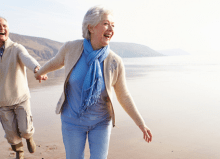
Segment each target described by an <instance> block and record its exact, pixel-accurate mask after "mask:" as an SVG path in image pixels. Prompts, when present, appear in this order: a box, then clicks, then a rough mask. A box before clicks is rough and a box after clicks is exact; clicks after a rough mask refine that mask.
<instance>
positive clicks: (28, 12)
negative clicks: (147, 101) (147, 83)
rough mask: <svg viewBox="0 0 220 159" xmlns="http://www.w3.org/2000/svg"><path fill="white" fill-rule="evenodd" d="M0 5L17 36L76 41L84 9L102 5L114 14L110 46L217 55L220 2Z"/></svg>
mask: <svg viewBox="0 0 220 159" xmlns="http://www.w3.org/2000/svg"><path fill="white" fill-rule="evenodd" d="M0 5H1V7H0V8H1V9H0V16H3V17H5V18H6V19H7V20H8V23H9V28H10V32H13V33H17V34H22V35H28V36H35V37H43V38H47V39H51V40H55V41H59V42H66V41H71V40H76V39H81V38H82V21H83V17H84V15H85V13H86V12H87V10H88V9H89V8H90V7H93V6H95V5H104V6H107V7H108V8H111V9H112V10H113V11H114V18H115V34H114V37H113V38H112V41H114V42H130V43H137V44H143V45H146V46H148V47H150V48H152V49H154V50H157V51H158V50H167V49H177V48H179V49H182V50H184V51H186V52H188V53H190V54H195V55H200V54H202V55H203V54H204V55H212V54H216V55H218V54H219V55H220V9H219V8H220V1H219V0H108V1H107V0H19V1H18V0H7V1H4V2H1V4H0Z"/></svg>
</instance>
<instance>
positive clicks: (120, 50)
mask: <svg viewBox="0 0 220 159" xmlns="http://www.w3.org/2000/svg"><path fill="white" fill-rule="evenodd" d="M9 37H10V39H11V40H12V41H14V42H17V43H19V44H22V45H23V46H24V47H25V48H26V49H27V50H28V52H29V53H30V54H31V55H32V56H33V57H34V58H35V59H36V60H38V61H47V60H49V59H51V58H52V57H54V56H55V55H56V54H57V52H58V50H59V48H60V47H61V46H62V45H63V43H61V42H57V41H53V40H49V39H46V38H39V37H32V36H26V35H19V34H15V33H10V34H9ZM110 48H111V49H112V50H113V51H114V52H116V53H117V54H118V55H119V56H121V57H123V58H125V57H126V58H128V57H129V58H131V57H152V56H164V55H163V54H161V53H158V52H157V51H155V50H153V49H151V48H149V47H147V46H145V45H140V44H134V43H124V42H111V43H110Z"/></svg>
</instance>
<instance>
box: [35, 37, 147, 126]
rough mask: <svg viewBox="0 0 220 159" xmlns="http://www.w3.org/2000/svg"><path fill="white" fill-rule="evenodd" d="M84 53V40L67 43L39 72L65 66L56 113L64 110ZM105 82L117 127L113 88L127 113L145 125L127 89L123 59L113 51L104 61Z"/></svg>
mask: <svg viewBox="0 0 220 159" xmlns="http://www.w3.org/2000/svg"><path fill="white" fill-rule="evenodd" d="M82 52H83V40H76V41H70V42H67V43H65V44H64V45H63V46H62V47H61V49H60V50H59V52H58V54H57V55H56V56H55V57H54V58H52V59H51V60H50V61H48V62H47V63H46V64H45V65H44V66H43V67H42V68H41V69H40V70H39V71H38V74H39V75H43V74H46V73H48V72H51V71H54V70H57V69H60V68H62V67H63V66H65V79H66V80H65V83H64V90H63V93H62V95H61V97H60V99H59V102H58V104H57V107H56V113H57V114H59V113H60V112H61V110H62V106H63V103H64V101H65V99H66V95H65V89H66V85H67V82H68V80H69V77H70V74H71V71H72V69H73V68H74V66H75V65H76V63H77V62H78V60H79V58H80V56H81V54H82ZM103 70H104V80H105V85H106V90H107V93H108V96H109V97H110V102H108V103H110V104H109V107H110V114H111V117H112V120H113V126H115V114H114V110H113V106H112V102H111V101H112V87H113V88H114V90H115V93H116V96H117V99H118V101H119V103H120V104H121V106H122V107H123V108H124V109H125V111H126V112H127V113H128V114H129V115H130V117H131V118H132V119H133V120H134V122H135V123H136V124H137V125H138V126H139V125H145V123H144V120H143V119H142V117H141V115H140V114H139V112H138V110H137V108H136V106H135V103H134V101H133V99H132V97H131V95H130V93H129V91H128V89H127V86H126V79H125V69H124V65H123V62H122V59H121V58H120V57H119V56H118V55H116V54H115V53H114V52H113V51H110V53H109V55H108V57H107V58H106V59H105V60H104V69H103Z"/></svg>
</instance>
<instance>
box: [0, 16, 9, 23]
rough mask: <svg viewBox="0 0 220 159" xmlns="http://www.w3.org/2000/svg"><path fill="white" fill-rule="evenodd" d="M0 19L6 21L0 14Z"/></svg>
mask: <svg viewBox="0 0 220 159" xmlns="http://www.w3.org/2000/svg"><path fill="white" fill-rule="evenodd" d="M0 19H3V20H4V21H6V22H8V21H7V20H6V19H5V18H4V17H1V16H0Z"/></svg>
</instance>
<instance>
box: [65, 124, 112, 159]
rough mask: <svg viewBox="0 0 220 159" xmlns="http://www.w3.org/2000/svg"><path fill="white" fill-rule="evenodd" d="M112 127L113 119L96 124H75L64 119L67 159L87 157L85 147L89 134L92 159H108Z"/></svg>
mask: <svg viewBox="0 0 220 159" xmlns="http://www.w3.org/2000/svg"><path fill="white" fill-rule="evenodd" d="M111 129H112V121H111V120H110V121H109V120H104V121H102V122H100V123H98V124H96V125H94V126H82V125H75V124H73V123H70V122H69V121H65V120H62V134H63V142H64V146H65V150H66V159H85V158H84V149H85V143H86V138H87V135H88V141H89V148H90V159H106V158H107V155H108V147H109V140H110V134H111Z"/></svg>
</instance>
